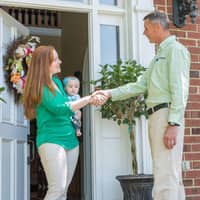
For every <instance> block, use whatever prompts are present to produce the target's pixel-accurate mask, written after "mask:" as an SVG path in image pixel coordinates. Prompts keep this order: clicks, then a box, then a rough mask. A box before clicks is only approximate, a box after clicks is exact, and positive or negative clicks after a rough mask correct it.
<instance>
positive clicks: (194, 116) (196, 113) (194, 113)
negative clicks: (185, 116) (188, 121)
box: [191, 111, 200, 119]
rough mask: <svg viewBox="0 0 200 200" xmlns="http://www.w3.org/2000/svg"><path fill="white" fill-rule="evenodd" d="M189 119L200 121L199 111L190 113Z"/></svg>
mask: <svg viewBox="0 0 200 200" xmlns="http://www.w3.org/2000/svg"><path fill="white" fill-rule="evenodd" d="M191 118H198V119H200V111H191Z"/></svg>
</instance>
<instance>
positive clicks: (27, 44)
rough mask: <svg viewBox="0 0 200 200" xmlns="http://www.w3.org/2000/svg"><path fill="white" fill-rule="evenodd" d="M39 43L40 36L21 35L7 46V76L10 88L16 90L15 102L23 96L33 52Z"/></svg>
mask: <svg viewBox="0 0 200 200" xmlns="http://www.w3.org/2000/svg"><path fill="white" fill-rule="evenodd" d="M39 43H40V38H39V37H36V36H27V37H24V36H21V37H19V38H18V39H15V40H14V41H13V42H12V43H11V44H10V45H9V46H8V48H7V53H6V66H5V78H6V83H7V85H8V88H9V89H10V91H13V92H14V96H15V102H19V100H20V99H21V97H22V94H23V90H24V85H25V81H26V75H27V71H28V69H29V67H30V63H31V58H32V53H33V52H34V50H35V48H36V47H37V45H38V44H39Z"/></svg>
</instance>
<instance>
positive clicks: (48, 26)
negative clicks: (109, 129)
mask: <svg viewBox="0 0 200 200" xmlns="http://www.w3.org/2000/svg"><path fill="white" fill-rule="evenodd" d="M3 9H4V10H5V11H7V12H8V13H9V14H10V15H11V16H13V17H14V18H15V19H17V20H18V21H19V22H20V23H22V24H24V25H25V26H26V27H27V28H29V30H30V33H31V35H35V36H39V37H40V40H41V45H52V46H54V47H55V48H56V50H57V51H58V54H59V56H60V59H61V60H62V65H61V68H62V73H60V74H58V77H59V78H60V79H61V80H62V79H63V78H64V77H65V76H69V75H75V76H77V77H78V78H79V79H80V82H81V85H83V84H82V83H83V80H84V87H81V89H80V95H81V96H82V94H83V93H85V88H87V87H88V88H89V83H88V86H86V82H85V80H86V79H87V78H85V77H89V76H88V74H89V71H87V69H89V68H88V66H87V65H88V62H87V60H88V58H87V55H88V54H87V49H88V14H85V13H84V14H83V13H72V12H57V11H56V12H55V11H50V10H36V9H29V8H9V7H3ZM83 112H85V110H83ZM86 121H87V120H86ZM87 123H89V120H88V122H87ZM85 126H88V124H86V122H83V129H82V136H81V137H80V138H79V141H80V156H79V161H78V165H77V168H76V171H75V175H74V178H73V180H72V183H71V185H70V188H69V192H68V199H69V200H80V199H84V196H85V195H84V193H85V189H84V187H86V186H85V185H84V182H86V181H85V180H84V171H85V169H84V166H86V164H85V163H84V160H85V159H83V158H85V155H86V154H87V153H88V152H85V150H84V149H86V148H85V147H84V146H85V145H86V144H85V143H84V141H86V140H85V139H84V137H86V136H87V134H89V133H86V132H84V130H86V129H85V128H84V127H85ZM36 129H37V128H36V122H35V121H34V120H33V121H31V122H30V138H29V141H31V142H32V141H33V142H35V135H36ZM87 137H88V136H87ZM30 144H31V159H30V160H31V162H30V165H31V166H30V169H31V172H30V173H31V174H30V182H31V188H30V189H31V200H42V199H43V197H44V195H45V193H46V190H47V184H46V179H45V175H44V172H43V169H42V166H41V164H40V161H39V156H38V154H37V152H36V151H35V150H34V148H35V144H34V143H30ZM87 149H88V147H87ZM87 160H88V159H87ZM89 165H90V163H89ZM87 182H88V181H87ZM87 188H88V186H87Z"/></svg>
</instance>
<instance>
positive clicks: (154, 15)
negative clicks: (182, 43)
mask: <svg viewBox="0 0 200 200" xmlns="http://www.w3.org/2000/svg"><path fill="white" fill-rule="evenodd" d="M147 19H148V20H149V21H150V22H152V23H159V24H160V25H161V26H162V27H163V28H164V29H165V30H168V29H169V18H168V16H167V15H166V14H165V13H164V12H160V11H157V10H156V11H153V12H151V13H149V14H148V15H146V16H145V17H144V19H143V20H147Z"/></svg>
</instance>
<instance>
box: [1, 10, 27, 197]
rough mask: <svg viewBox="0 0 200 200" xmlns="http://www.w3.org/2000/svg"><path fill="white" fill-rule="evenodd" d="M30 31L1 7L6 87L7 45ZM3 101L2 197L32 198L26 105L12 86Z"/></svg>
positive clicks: (3, 83)
mask: <svg viewBox="0 0 200 200" xmlns="http://www.w3.org/2000/svg"><path fill="white" fill-rule="evenodd" d="M27 34H29V31H28V29H27V28H26V27H24V26H23V25H22V24H20V23H19V22H17V21H16V20H15V19H13V18H12V17H10V16H9V15H8V14H7V13H5V12H4V11H3V10H2V9H0V66H1V68H0V86H5V87H7V86H6V83H5V80H4V76H3V74H4V72H3V67H2V66H4V65H5V63H4V56H5V53H6V48H7V45H8V44H9V43H10V42H11V41H13V39H14V38H16V37H19V36H20V35H27ZM2 97H3V98H4V99H5V101H6V102H7V103H6V104H4V103H1V104H0V130H1V131H0V175H1V176H0V200H29V199H30V195H29V166H28V159H27V158H28V156H29V155H28V154H29V151H28V145H27V134H28V123H27V121H26V120H25V118H24V115H23V107H22V105H18V104H16V103H15V102H14V96H13V95H12V94H11V93H10V92H9V90H8V88H6V90H5V91H4V92H3V93H2Z"/></svg>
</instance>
